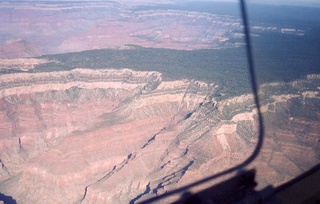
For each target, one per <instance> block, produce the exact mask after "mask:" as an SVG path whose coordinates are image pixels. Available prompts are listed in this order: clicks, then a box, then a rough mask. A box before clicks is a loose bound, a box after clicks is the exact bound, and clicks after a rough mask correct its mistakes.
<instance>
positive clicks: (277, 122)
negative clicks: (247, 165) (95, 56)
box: [0, 69, 320, 203]
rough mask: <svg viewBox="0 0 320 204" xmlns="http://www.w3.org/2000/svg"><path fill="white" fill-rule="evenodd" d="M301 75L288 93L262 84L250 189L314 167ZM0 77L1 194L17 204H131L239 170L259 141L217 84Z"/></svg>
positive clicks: (122, 75)
mask: <svg viewBox="0 0 320 204" xmlns="http://www.w3.org/2000/svg"><path fill="white" fill-rule="evenodd" d="M309 78H310V79H309V81H297V82H295V83H291V84H285V85H283V86H286V87H290V90H293V91H292V92H294V93H292V94H291V93H290V94H287V95H283V94H277V95H272V94H270V90H272V89H273V88H275V87H277V88H279V87H280V88H281V86H280V85H276V86H275V85H273V84H269V85H266V86H265V87H262V88H261V91H262V92H263V94H264V96H263V100H262V110H263V116H264V118H265V121H266V122H265V124H264V125H265V143H264V146H263V148H262V150H261V152H260V154H259V156H258V158H257V159H256V160H255V162H254V163H253V164H251V167H255V168H257V172H258V182H259V188H263V187H265V186H266V185H268V184H272V185H279V184H281V183H283V182H285V181H287V180H288V179H290V178H293V177H294V176H297V175H298V174H300V173H302V172H303V171H305V170H307V169H308V168H310V167H311V166H313V165H315V164H316V163H318V162H319V139H320V136H319V132H320V131H319V127H320V125H319V123H320V122H319V117H320V107H319V104H320V103H319V100H320V99H319V88H317V86H318V85H319V76H310V77H309ZM0 81H1V87H3V88H2V89H1V91H0V96H1V103H0V110H1V112H0V120H1V123H0V132H1V138H0V140H1V142H0V144H1V146H0V159H1V165H2V168H1V178H0V179H1V184H0V191H1V192H4V193H6V194H8V195H12V196H13V198H14V199H16V200H17V201H18V202H19V203H39V202H40V201H43V200H45V201H46V202H47V203H65V202H67V203H79V202H81V203H135V202H137V201H141V200H143V199H145V198H148V197H151V196H155V195H159V194H162V193H164V192H166V191H168V190H172V189H174V188H177V187H181V186H183V185H185V184H188V183H190V182H194V181H196V180H198V179H201V178H203V177H206V176H210V175H212V174H214V173H217V172H219V171H222V170H224V169H226V168H230V167H232V166H234V165H236V164H239V163H241V162H242V161H244V160H245V159H246V158H247V157H248V156H249V155H250V154H251V152H252V151H253V149H254V147H255V145H256V142H257V139H258V138H257V132H258V122H257V117H256V114H257V113H256V108H255V105H254V103H253V97H252V95H250V94H247V95H242V96H239V97H234V98H228V99H219V98H215V97H213V95H214V93H215V91H216V90H217V89H218V85H216V84H207V83H204V82H199V81H192V80H180V81H178V80H177V81H163V80H162V78H161V73H158V72H136V71H132V70H129V69H122V70H113V69H104V70H89V69H75V70H72V71H61V72H48V73H37V74H30V73H23V74H7V75H2V76H0ZM317 84H318V85H317ZM303 87H305V88H303ZM297 90H299V91H297ZM202 188H203V187H202Z"/></svg>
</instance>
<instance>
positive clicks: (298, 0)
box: [2, 0, 320, 7]
mask: <svg viewBox="0 0 320 204" xmlns="http://www.w3.org/2000/svg"><path fill="white" fill-rule="evenodd" d="M19 1H20V2H33V1H34V2H39V1H43V2H50V1H46V0H16V2H19ZM53 1H54V0H52V1H51V2H53ZM64 1H66V2H67V1H68V2H79V1H83V2H86V1H90V0H57V1H54V2H64ZM95 1H101V2H106V1H105V0H95ZM111 1H113V2H122V3H130V4H135V3H136V4H143V3H156V4H162V3H178V2H188V1H189V2H190V1H196V2H201V1H206V2H221V3H237V2H239V1H240V0H201V1H198V0H158V1H154V0H135V1H130V0H111ZM4 2H5V1H3V2H2V3H4ZM7 2H12V1H7ZM91 2H92V1H91ZM246 3H256V4H267V5H288V6H307V7H320V1H318V0H280V1H279V0H246Z"/></svg>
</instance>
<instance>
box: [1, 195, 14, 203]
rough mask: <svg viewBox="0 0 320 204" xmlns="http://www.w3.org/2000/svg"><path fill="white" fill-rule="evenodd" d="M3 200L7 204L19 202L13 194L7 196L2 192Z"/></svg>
mask: <svg viewBox="0 0 320 204" xmlns="http://www.w3.org/2000/svg"><path fill="white" fill-rule="evenodd" d="M1 201H3V202H4V203H5V204H16V203H17V202H16V201H15V200H14V199H13V198H12V197H11V196H6V195H4V194H2V193H0V202H1Z"/></svg>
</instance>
